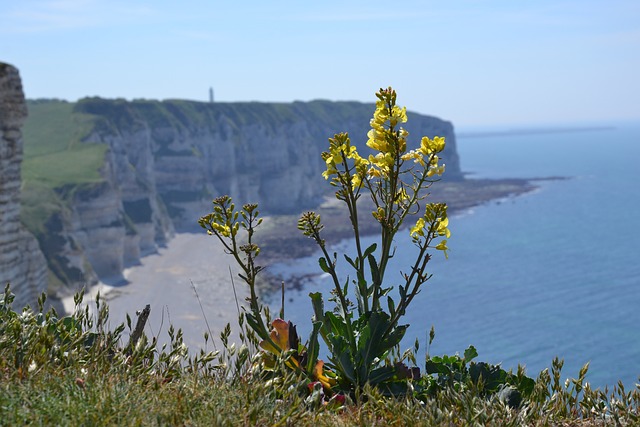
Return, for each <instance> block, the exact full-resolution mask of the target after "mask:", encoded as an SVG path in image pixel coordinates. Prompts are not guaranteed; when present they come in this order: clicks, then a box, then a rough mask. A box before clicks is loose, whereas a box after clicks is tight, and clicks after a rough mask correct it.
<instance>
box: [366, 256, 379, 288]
mask: <svg viewBox="0 0 640 427" xmlns="http://www.w3.org/2000/svg"><path fill="white" fill-rule="evenodd" d="M367 260H368V261H369V268H370V269H371V280H372V281H373V285H374V286H375V285H379V284H380V269H378V263H377V262H376V259H375V258H374V256H373V255H368V256H367Z"/></svg>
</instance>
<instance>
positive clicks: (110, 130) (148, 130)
mask: <svg viewBox="0 0 640 427" xmlns="http://www.w3.org/2000/svg"><path fill="white" fill-rule="evenodd" d="M373 110H374V106H373V105H372V104H362V103H357V102H328V101H313V102H308V103H303V102H294V103H291V104H273V103H228V104H227V103H223V104H217V103H216V104H214V103H201V102H189V101H178V100H176V101H163V102H157V101H133V102H127V101H123V100H104V99H100V98H86V99H83V100H80V101H79V102H78V103H77V104H76V105H75V109H74V111H75V113H74V114H82V115H83V116H84V117H91V118H92V123H93V125H92V127H91V129H90V130H89V132H88V133H87V134H86V135H85V136H84V137H83V138H82V141H83V143H85V144H102V145H105V146H106V147H108V149H107V150H106V154H105V156H104V166H103V168H102V169H101V171H100V173H101V176H102V178H103V182H102V183H100V184H94V185H82V186H78V187H77V188H73V189H69V188H65V189H60V191H66V192H67V193H68V194H72V195H71V196H70V197H66V199H68V200H70V202H69V204H68V206H67V209H66V212H65V213H64V214H62V213H61V214H59V215H57V216H56V217H55V218H53V219H52V220H53V222H52V223H51V224H49V225H48V226H47V232H49V233H50V234H49V237H46V236H42V237H41V238H40V240H41V243H42V242H43V240H44V239H47V238H50V236H51V235H53V236H55V239H54V242H57V243H58V247H57V249H56V250H55V251H54V252H55V253H54V252H51V251H48V250H45V252H46V254H47V258H48V260H49V265H50V267H51V266H52V261H54V260H55V262H53V264H56V265H58V266H60V265H66V266H67V267H65V268H63V269H62V270H65V269H66V270H67V271H66V273H64V274H63V276H65V277H62V276H61V275H60V274H57V273H56V272H55V271H54V274H56V275H58V277H59V278H60V279H61V280H62V281H63V282H66V283H67V284H70V285H72V287H78V286H82V285H86V284H91V282H92V280H93V279H92V278H93V277H95V276H93V272H95V273H96V274H97V277H99V278H100V279H106V280H108V279H111V280H114V279H116V280H117V279H118V278H121V272H122V269H123V268H124V267H125V266H126V265H128V264H132V263H135V262H137V261H138V260H139V257H140V256H142V255H144V254H146V253H149V252H153V251H155V250H156V249H157V247H158V245H162V244H163V243H164V242H166V241H167V240H168V239H169V238H170V237H171V235H172V234H173V232H174V230H175V229H177V230H189V229H197V228H198V227H197V224H196V221H197V219H198V218H199V217H200V216H201V215H203V214H205V213H207V212H208V210H209V209H210V208H211V200H212V198H214V197H216V196H219V195H224V194H229V195H232V196H233V197H234V199H235V201H236V203H237V204H238V205H239V204H242V203H247V202H254V203H259V204H260V206H261V211H262V212H263V213H265V214H268V213H299V212H301V211H302V210H304V209H308V208H311V207H314V206H316V205H317V204H318V203H320V202H321V201H322V197H323V196H324V195H326V194H327V192H328V191H330V190H331V188H330V187H329V186H328V185H327V184H326V182H325V180H324V179H323V178H322V177H321V173H322V171H323V170H324V168H325V165H324V162H323V161H322V159H321V157H320V153H321V152H322V151H323V150H326V149H327V146H328V143H327V138H328V137H331V136H333V135H334V134H335V133H338V132H345V131H347V132H349V133H350V135H351V138H352V140H353V141H354V142H356V143H358V145H359V146H361V147H362V146H364V144H363V143H364V141H366V133H367V131H368V123H369V120H370V118H371V115H372V113H373ZM407 129H408V131H409V132H410V134H411V136H413V138H410V140H412V141H413V142H414V143H415V144H416V145H417V144H419V138H420V137H421V136H423V135H428V136H431V137H433V136H435V135H441V136H445V137H446V138H447V149H446V151H445V152H444V153H443V156H442V157H443V158H444V162H445V163H446V164H447V174H446V175H447V177H446V179H449V180H460V179H462V174H461V172H460V167H459V162H458V155H457V152H456V143H455V135H454V132H453V127H452V125H451V123H449V122H446V121H442V120H440V119H437V118H433V117H426V116H422V115H418V114H409V122H408V124H407ZM362 154H364V153H362ZM54 226H55V227H54ZM54 229H55V233H53V234H52V232H53V231H54ZM80 254H81V255H82V256H80ZM83 257H84V258H83ZM82 260H86V263H85V264H88V265H87V266H85V267H82V265H81V264H82V263H83V261H82ZM70 266H73V268H71V267H70ZM74 269H77V270H78V271H77V272H76V271H75V270H74ZM52 270H55V268H52ZM62 270H60V269H59V271H62ZM72 270H73V271H72ZM70 271H71V272H72V273H73V274H69V272H70ZM76 273H77V274H76ZM72 276H73V277H78V279H74V278H73V277H72Z"/></svg>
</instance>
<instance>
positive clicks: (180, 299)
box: [62, 179, 538, 351]
mask: <svg viewBox="0 0 640 427" xmlns="http://www.w3.org/2000/svg"><path fill="white" fill-rule="evenodd" d="M531 181H533V180H524V179H501V180H489V179H479V180H473V179H469V180H465V181H462V182H450V183H449V182H441V183H438V184H437V185H435V186H434V187H433V188H432V189H431V190H432V191H431V195H430V196H429V199H430V200H431V201H434V202H438V201H446V202H447V204H448V206H449V215H455V214H459V213H463V212H465V211H467V210H469V209H471V208H473V207H477V206H480V205H482V204H485V203H488V202H491V201H495V200H500V199H505V198H511V197H516V196H519V195H521V194H524V193H528V192H530V191H532V190H535V189H536V188H538V186H537V185H534V184H532V183H531ZM341 205H342V204H341V203H339V202H337V201H336V199H335V198H334V197H332V196H331V197H330V198H327V200H326V201H325V202H324V203H323V204H321V205H320V206H319V207H318V208H316V212H317V213H319V214H320V215H321V217H322V221H323V223H324V224H325V229H324V233H323V237H324V238H325V240H326V241H327V244H329V245H332V244H336V243H338V242H340V241H341V240H344V239H349V238H352V230H351V223H350V222H349V220H348V218H347V216H346V211H345V209H344V208H342V206H341ZM363 205H364V203H363ZM362 212H363V213H364V212H366V213H367V214H368V212H369V209H368V208H367V207H364V208H363V209H362ZM298 217H299V215H274V216H268V217H265V221H264V223H263V225H262V226H261V228H260V229H258V231H257V233H256V237H255V239H256V243H257V244H258V245H259V246H260V247H261V253H260V254H261V256H260V258H259V264H260V265H263V266H265V267H268V266H269V265H273V264H276V263H280V262H283V261H292V260H295V259H298V258H303V257H307V256H310V255H313V254H314V253H316V251H317V246H316V245H315V243H314V242H313V241H312V240H311V239H309V238H307V237H305V236H303V235H302V234H301V233H300V231H299V230H298V229H297V220H298ZM377 227H378V225H377V223H375V221H373V220H371V221H363V222H362V228H361V231H362V235H363V236H365V235H372V234H375V233H376V232H377ZM140 261H141V262H140V265H136V266H132V267H129V268H127V269H125V270H124V272H123V274H124V276H125V278H126V279H127V282H128V283H127V284H124V285H107V284H104V283H100V284H98V285H96V286H93V287H91V288H90V289H88V290H86V293H85V297H84V300H83V303H82V305H83V306H84V305H89V306H90V307H91V308H94V307H95V297H96V295H97V293H98V292H100V297H101V300H102V301H104V302H106V303H107V304H108V306H109V313H110V315H109V319H110V321H109V322H110V324H111V327H113V328H115V327H116V326H117V325H119V324H121V323H123V322H126V316H127V314H128V315H129V316H130V318H131V321H132V323H133V324H135V322H136V317H135V313H136V311H138V310H141V309H142V308H144V306H145V305H146V304H150V305H151V315H150V317H149V320H148V322H147V326H146V328H145V331H146V333H147V334H148V335H149V336H156V337H158V339H159V341H158V342H159V344H160V345H162V344H166V343H168V342H169V340H168V335H167V329H168V327H169V325H170V324H171V325H173V326H174V327H175V329H176V330H178V329H182V331H183V333H184V341H185V344H187V346H188V347H189V348H190V349H192V350H193V351H197V350H199V349H200V348H205V347H207V346H209V350H212V349H215V348H216V346H218V347H219V344H220V341H219V334H220V332H221V331H222V330H223V329H224V327H225V326H226V325H227V323H229V324H231V325H232V328H231V329H232V336H231V342H233V340H235V339H237V329H238V328H237V323H236V322H237V318H238V310H239V305H242V303H243V302H244V300H245V299H246V298H247V297H248V296H249V292H248V289H246V285H245V284H244V283H242V282H241V279H239V278H238V277H237V273H238V267H237V266H236V265H235V261H234V259H233V257H231V256H229V255H227V254H225V253H224V250H223V247H222V245H221V244H220V242H219V241H217V239H216V238H215V237H213V236H209V235H207V234H206V233H205V232H204V230H203V231H202V233H177V234H176V235H175V236H174V237H173V239H171V241H169V242H168V244H167V246H166V247H164V248H160V249H159V250H158V252H157V253H155V254H150V255H147V256H145V257H143V258H142V259H141V260H140ZM232 278H233V279H232ZM294 282H295V280H292V281H291V283H286V284H285V285H287V288H291V286H295V283H294ZM281 283H282V280H281V279H280V278H278V277H275V276H274V275H270V274H269V271H268V269H265V271H264V272H263V273H262V280H261V281H260V283H258V287H259V289H258V290H259V293H260V296H261V299H262V301H263V302H264V301H265V300H267V299H269V297H270V296H273V295H274V291H277V290H280V287H281ZM234 288H235V289H234ZM196 293H197V295H196ZM236 296H237V299H236ZM62 303H63V304H64V308H65V311H67V312H68V313H71V312H73V309H74V304H73V296H68V297H64V298H62ZM234 326H235V327H234ZM234 331H235V332H234ZM205 332H206V333H208V334H209V336H210V338H209V342H208V343H205V341H204V338H203V335H204V333H205ZM210 346H213V348H211V347H210Z"/></svg>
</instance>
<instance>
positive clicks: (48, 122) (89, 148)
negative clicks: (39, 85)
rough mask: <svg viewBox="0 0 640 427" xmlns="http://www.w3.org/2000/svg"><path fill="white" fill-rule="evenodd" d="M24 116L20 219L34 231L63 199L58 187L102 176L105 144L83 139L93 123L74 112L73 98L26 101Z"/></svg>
mask: <svg viewBox="0 0 640 427" xmlns="http://www.w3.org/2000/svg"><path fill="white" fill-rule="evenodd" d="M28 108H29V118H28V119H27V121H26V123H25V125H24V128H23V139H24V141H25V144H24V159H23V162H22V181H23V188H22V214H21V219H22V222H23V223H24V224H25V225H26V226H27V228H28V229H29V230H30V231H31V232H32V233H34V234H35V235H39V234H41V233H43V232H44V224H45V222H46V221H47V219H48V218H49V217H50V216H51V215H52V214H54V213H57V212H60V211H61V210H63V209H64V208H65V206H66V203H67V201H66V200H65V199H64V198H63V197H61V196H60V194H59V193H60V191H59V190H60V189H61V188H64V187H67V189H70V188H73V187H76V186H78V185H86V184H95V183H99V182H102V181H103V178H102V176H101V175H100V169H101V168H102V167H103V165H104V156H105V153H106V151H107V148H108V147H107V146H106V145H104V144H91V143H84V142H82V139H83V138H84V137H85V136H87V134H88V133H89V132H90V131H91V129H92V127H93V122H94V117H93V116H91V115H88V114H81V113H75V112H74V104H72V103H68V102H65V101H57V100H47V101H29V102H28Z"/></svg>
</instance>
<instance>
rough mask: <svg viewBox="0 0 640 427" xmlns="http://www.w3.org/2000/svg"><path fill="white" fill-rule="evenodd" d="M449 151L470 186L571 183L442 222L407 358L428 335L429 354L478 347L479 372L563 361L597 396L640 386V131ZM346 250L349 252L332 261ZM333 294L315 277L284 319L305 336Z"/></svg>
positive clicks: (413, 317) (474, 144)
mask: <svg viewBox="0 0 640 427" xmlns="http://www.w3.org/2000/svg"><path fill="white" fill-rule="evenodd" d="M458 145H459V153H460V158H461V161H462V168H463V170H464V171H467V172H473V173H474V174H475V175H473V176H477V177H483V178H507V177H516V178H535V177H550V176H565V177H570V179H567V180H550V181H538V182H537V184H539V189H538V190H536V191H534V192H532V193H528V194H526V195H523V196H519V197H515V198H509V199H504V200H501V201H494V202H492V203H489V204H487V205H483V206H479V207H477V208H474V209H473V210H471V211H469V212H465V213H463V214H461V215H457V216H455V217H453V218H451V219H450V227H449V228H450V229H451V231H452V233H453V235H452V237H451V239H450V240H449V245H448V246H449V247H450V248H451V251H450V256H449V259H448V260H445V259H444V257H443V256H442V255H441V254H440V253H436V254H435V256H434V259H433V260H432V262H431V263H430V266H429V267H430V272H432V273H433V278H432V279H431V280H430V281H429V282H427V284H426V285H425V286H424V288H423V290H422V292H421V293H420V294H419V295H418V296H417V297H416V299H415V300H414V302H413V305H412V307H411V308H410V309H409V311H408V313H407V315H406V317H405V321H406V323H409V324H410V325H411V326H410V328H409V329H408V332H407V335H406V338H405V341H404V342H403V347H404V348H409V347H410V346H412V344H413V342H414V341H415V339H416V338H418V339H419V340H420V344H421V350H420V357H421V358H422V357H424V350H425V344H426V335H427V334H428V331H429V329H430V328H431V326H432V325H433V326H434V327H435V331H436V338H435V341H434V342H433V344H432V345H431V348H430V354H432V355H438V354H453V353H456V352H459V353H462V352H463V351H464V350H465V348H467V346H468V345H470V344H473V345H474V346H475V347H476V348H477V350H478V352H479V357H478V360H482V361H487V362H491V363H502V365H503V367H505V368H506V369H510V368H516V367H517V365H518V364H523V365H525V366H526V368H527V372H528V374H529V375H530V376H534V377H535V376H536V375H537V374H538V373H539V372H540V371H541V370H542V369H544V368H546V367H549V366H550V365H551V361H552V359H553V358H554V357H555V356H559V357H561V358H563V359H564V361H565V366H564V370H563V374H564V376H565V377H576V376H577V374H578V370H579V369H580V367H581V366H582V365H583V364H585V363H587V362H589V363H590V369H589V374H588V376H587V379H588V381H589V382H591V384H592V386H594V387H603V386H605V385H609V386H612V385H614V384H615V383H616V382H617V381H618V380H622V381H623V382H624V383H625V385H627V387H629V386H633V385H634V384H635V383H638V382H639V381H640V379H639V376H640V327H639V324H640V259H639V255H640V187H639V182H640V166H639V165H638V162H640V124H629V123H627V124H619V125H615V126H614V127H612V128H607V129H600V130H591V131H586V130H585V131H578V130H576V131H573V132H557V133H536V134H512V135H503V136H494V137H482V138H479V137H464V136H463V135H462V136H460V137H459V138H458ZM401 234H402V235H401V236H399V237H398V239H397V240H396V245H397V251H398V252H397V256H396V257H395V260H396V261H398V262H396V264H394V265H393V266H392V268H394V269H395V270H400V269H403V268H404V269H406V265H404V264H402V263H400V262H399V261H400V260H403V259H404V260H406V259H408V258H409V257H412V256H414V254H415V251H414V246H413V245H412V244H411V242H410V239H409V237H408V235H407V234H406V233H401ZM371 241H372V242H373V241H375V239H371ZM350 247H351V242H349V241H345V242H341V243H340V244H338V245H337V246H336V247H335V248H332V249H334V250H338V251H339V252H340V251H345V250H346V251H350V250H351V249H350ZM351 253H353V252H351ZM343 264H346V263H343ZM318 271H319V270H318V264H317V256H314V257H309V258H305V259H301V260H295V262H289V263H282V264H278V265H274V266H271V267H270V272H271V273H272V274H280V275H282V277H283V278H284V279H285V280H287V279H288V278H289V277H291V276H292V275H304V274H309V273H314V272H318ZM344 271H345V273H346V272H347V271H348V270H347V269H346V267H345V270H344ZM390 271H394V270H390ZM388 276H390V277H391V276H392V274H388ZM329 290H330V282H329V281H328V280H327V278H324V277H322V275H318V276H316V277H315V278H314V279H313V280H312V281H311V283H309V284H308V285H307V286H306V288H305V289H303V290H302V291H288V293H287V301H288V302H287V304H286V317H287V318H288V319H290V320H292V321H293V322H294V323H296V324H298V325H299V326H298V328H299V330H300V331H302V332H303V334H304V335H306V334H307V333H308V325H309V318H310V316H311V308H310V307H311V306H310V301H309V298H308V293H309V292H311V291H314V292H315V291H321V292H323V294H324V295H325V300H326V299H327V297H328V295H329ZM304 335H303V336H304Z"/></svg>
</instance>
